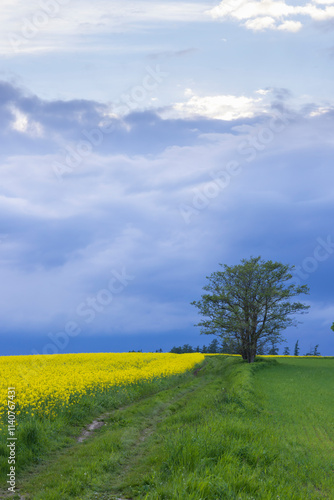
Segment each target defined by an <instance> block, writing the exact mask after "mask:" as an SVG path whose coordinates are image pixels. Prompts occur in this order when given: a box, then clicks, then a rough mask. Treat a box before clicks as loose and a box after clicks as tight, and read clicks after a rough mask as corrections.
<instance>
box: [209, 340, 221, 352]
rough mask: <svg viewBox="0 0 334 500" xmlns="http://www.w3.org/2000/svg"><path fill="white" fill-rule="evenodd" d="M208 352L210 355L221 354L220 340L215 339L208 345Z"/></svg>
mask: <svg viewBox="0 0 334 500" xmlns="http://www.w3.org/2000/svg"><path fill="white" fill-rule="evenodd" d="M207 352H208V353H210V354H217V353H219V352H220V348H219V342H218V339H213V340H212V341H211V342H210V344H209V345H208V349H207Z"/></svg>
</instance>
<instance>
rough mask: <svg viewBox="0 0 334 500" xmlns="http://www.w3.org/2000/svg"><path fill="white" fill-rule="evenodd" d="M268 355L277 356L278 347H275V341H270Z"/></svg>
mask: <svg viewBox="0 0 334 500" xmlns="http://www.w3.org/2000/svg"><path fill="white" fill-rule="evenodd" d="M268 354H270V355H271V356H277V354H278V347H277V344H276V342H275V340H272V341H271V348H270V349H269V352H268Z"/></svg>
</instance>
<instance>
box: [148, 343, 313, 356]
mask: <svg viewBox="0 0 334 500" xmlns="http://www.w3.org/2000/svg"><path fill="white" fill-rule="evenodd" d="M156 352H162V350H161V349H160V350H159V351H156ZM169 352H172V353H175V354H185V353H192V352H201V353H204V354H240V350H239V349H238V346H237V345H235V344H234V343H233V342H227V341H223V342H222V343H221V344H220V343H219V341H218V340H217V339H214V340H212V342H210V344H209V345H208V346H206V345H203V346H202V347H200V346H197V347H192V346H191V345H190V344H184V345H183V346H174V347H172V349H171V350H170V351H169ZM266 354H267V355H271V356H277V355H278V354H279V348H278V346H277V344H276V343H275V342H271V345H270V346H263V345H260V346H259V348H258V349H257V355H258V356H263V355H266ZM283 356H290V348H289V347H288V346H286V347H284V350H283ZM293 356H300V348H299V340H297V342H296V344H295V347H294V351H293ZM304 356H321V354H320V352H319V344H317V345H316V346H315V347H314V348H310V350H309V352H306V353H305V354H304Z"/></svg>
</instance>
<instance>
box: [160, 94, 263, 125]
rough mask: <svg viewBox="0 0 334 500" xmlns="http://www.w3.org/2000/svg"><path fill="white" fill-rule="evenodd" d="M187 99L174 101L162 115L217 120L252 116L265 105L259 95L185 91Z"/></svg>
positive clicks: (261, 110)
mask: <svg viewBox="0 0 334 500" xmlns="http://www.w3.org/2000/svg"><path fill="white" fill-rule="evenodd" d="M186 97H189V99H188V100H187V101H185V102H178V103H175V104H174V105H173V107H172V109H171V110H168V111H163V112H162V113H161V114H162V115H163V116H164V117H171V116H176V117H178V118H180V117H181V118H189V117H193V116H205V117H207V118H214V119H219V120H237V119H239V118H252V117H253V116H255V114H257V113H261V112H265V110H266V105H265V103H264V102H263V99H262V98H261V97H257V98H253V97H246V96H234V95H215V96H204V97H201V96H198V95H191V94H189V92H186Z"/></svg>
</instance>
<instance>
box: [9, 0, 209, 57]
mask: <svg viewBox="0 0 334 500" xmlns="http://www.w3.org/2000/svg"><path fill="white" fill-rule="evenodd" d="M3 3H5V5H2V4H3ZM2 4H1V12H0V53H2V54H6V55H7V56H8V55H11V54H12V53H13V52H14V53H26V52H31V53H34V52H40V51H43V52H48V51H55V50H64V49H65V48H66V49H69V48H71V49H72V50H79V49H80V48H82V46H83V45H84V47H85V48H86V49H87V47H89V49H90V50H100V49H101V45H98V44H96V43H95V44H94V46H92V44H90V43H89V39H88V40H87V39H86V40H85V39H83V38H82V35H89V36H92V35H101V34H110V33H112V32H124V31H129V30H132V31H133V30H138V29H141V26H145V27H147V25H148V24H149V23H150V24H151V25H152V26H153V27H154V26H155V23H158V22H160V21H164V22H168V21H170V22H191V21H195V22H196V21H198V22H202V21H203V19H205V17H206V16H205V15H204V12H205V10H206V9H207V5H206V4H205V3H203V4H201V3H192V2H182V1H181V2H166V1H162V2H161V1H157V2H149V1H147V0H137V1H136V2H134V1H132V2H131V1H130V2H124V3H121V2H119V1H116V0H108V1H107V0H96V1H95V2H89V1H88V0H83V1H81V2H79V1H75V0H72V1H71V2H70V1H67V2H64V1H61V0H53V2H50V4H52V5H53V7H52V6H51V7H50V4H49V3H48V2H47V1H39V2H36V1H33V2H26V1H24V0H13V1H10V0H8V1H7V0H6V1H5V2H2ZM208 19H210V18H209V16H208ZM69 40H70V43H69ZM102 43H103V42H102V41H101V44H102Z"/></svg>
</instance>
